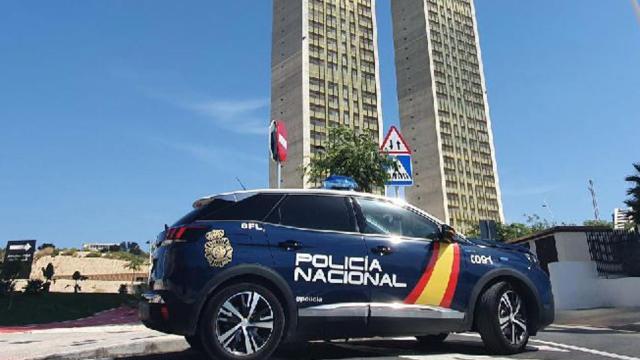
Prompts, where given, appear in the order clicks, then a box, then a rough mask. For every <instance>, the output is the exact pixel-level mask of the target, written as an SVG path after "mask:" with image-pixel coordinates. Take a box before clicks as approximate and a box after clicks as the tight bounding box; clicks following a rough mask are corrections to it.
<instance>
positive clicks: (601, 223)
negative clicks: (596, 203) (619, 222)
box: [582, 220, 613, 229]
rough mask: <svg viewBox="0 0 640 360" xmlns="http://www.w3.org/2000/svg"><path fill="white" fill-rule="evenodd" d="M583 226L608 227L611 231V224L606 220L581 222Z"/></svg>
mask: <svg viewBox="0 0 640 360" xmlns="http://www.w3.org/2000/svg"><path fill="white" fill-rule="evenodd" d="M582 225H584V226H597V227H608V228H612V229H613V223H612V222H611V221H607V220H585V221H583V222H582Z"/></svg>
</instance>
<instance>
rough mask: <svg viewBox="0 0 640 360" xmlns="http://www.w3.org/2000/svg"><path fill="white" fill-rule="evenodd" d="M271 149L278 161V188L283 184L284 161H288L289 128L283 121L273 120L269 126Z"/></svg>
mask: <svg viewBox="0 0 640 360" xmlns="http://www.w3.org/2000/svg"><path fill="white" fill-rule="evenodd" d="M269 134H270V136H269V149H270V150H271V158H272V159H273V161H275V162H276V163H277V170H276V171H277V177H278V189H280V187H281V184H282V163H283V162H285V161H287V146H288V144H287V128H286V126H285V125H284V122H283V121H280V120H273V121H272V122H271V125H270V126H269Z"/></svg>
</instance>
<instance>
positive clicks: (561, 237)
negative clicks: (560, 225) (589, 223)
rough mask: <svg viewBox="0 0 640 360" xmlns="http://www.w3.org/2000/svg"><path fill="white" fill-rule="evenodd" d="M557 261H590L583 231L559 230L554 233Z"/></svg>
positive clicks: (585, 235)
mask: <svg viewBox="0 0 640 360" xmlns="http://www.w3.org/2000/svg"><path fill="white" fill-rule="evenodd" d="M554 238H555V239H556V250H557V251H558V261H591V255H590V254H589V244H588V243H587V234H586V233H584V232H559V233H555V234H554Z"/></svg>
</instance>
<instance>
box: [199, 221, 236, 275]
mask: <svg viewBox="0 0 640 360" xmlns="http://www.w3.org/2000/svg"><path fill="white" fill-rule="evenodd" d="M205 237H206V239H207V242H206V243H205V244H204V256H205V257H206V258H207V261H208V262H209V265H211V266H215V267H223V266H225V265H227V264H228V263H230V262H231V258H232V257H233V247H231V243H230V242H229V239H228V238H226V237H224V230H218V229H214V230H211V231H209V232H208V233H207V234H206V235H205Z"/></svg>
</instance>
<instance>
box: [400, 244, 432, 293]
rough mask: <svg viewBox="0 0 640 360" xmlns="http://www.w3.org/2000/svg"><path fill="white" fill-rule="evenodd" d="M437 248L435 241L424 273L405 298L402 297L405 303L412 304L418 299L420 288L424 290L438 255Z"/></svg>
mask: <svg viewBox="0 0 640 360" xmlns="http://www.w3.org/2000/svg"><path fill="white" fill-rule="evenodd" d="M439 250H440V243H437V242H435V243H434V244H433V250H432V251H431V258H430V259H429V263H428V264H427V268H426V270H425V271H424V273H422V276H421V277H420V280H418V283H417V284H416V286H415V287H414V288H413V290H411V293H409V296H407V298H406V299H404V303H405V304H414V303H415V302H416V300H417V299H418V296H420V294H421V293H422V290H424V287H425V286H426V285H427V282H428V281H429V279H430V278H431V273H432V272H433V268H434V267H435V264H436V260H437V259H438V257H439V256H438V252H439Z"/></svg>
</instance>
